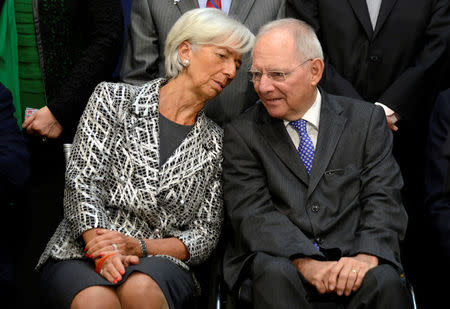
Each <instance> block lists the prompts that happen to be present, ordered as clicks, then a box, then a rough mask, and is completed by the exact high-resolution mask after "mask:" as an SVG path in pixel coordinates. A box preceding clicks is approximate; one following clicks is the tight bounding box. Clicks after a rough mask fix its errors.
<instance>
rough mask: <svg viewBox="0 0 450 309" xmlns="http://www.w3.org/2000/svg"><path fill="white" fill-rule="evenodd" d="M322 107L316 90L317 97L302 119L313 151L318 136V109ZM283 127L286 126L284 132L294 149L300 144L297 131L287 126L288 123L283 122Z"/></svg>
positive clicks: (318, 92)
mask: <svg viewBox="0 0 450 309" xmlns="http://www.w3.org/2000/svg"><path fill="white" fill-rule="evenodd" d="M321 106H322V96H321V95H320V91H319V89H317V96H316V99H315V100H314V104H313V105H312V106H311V107H310V108H309V109H308V110H307V111H306V113H305V114H304V115H303V117H302V119H305V120H306V132H307V133H308V135H309V137H310V138H311V140H312V142H313V145H314V149H316V148H317V147H316V145H317V136H318V135H319V122H320V107H321ZM284 125H285V126H286V131H287V132H288V134H289V137H290V138H291V140H292V142H293V143H294V146H295V148H296V149H298V145H299V144H300V136H298V133H297V131H296V130H295V129H294V128H293V127H292V126H291V125H290V124H289V121H287V120H285V121H284Z"/></svg>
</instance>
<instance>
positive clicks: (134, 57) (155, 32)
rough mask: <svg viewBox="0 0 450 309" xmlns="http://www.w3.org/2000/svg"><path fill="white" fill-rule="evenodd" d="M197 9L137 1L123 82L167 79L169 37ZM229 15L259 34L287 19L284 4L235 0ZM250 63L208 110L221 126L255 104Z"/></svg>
mask: <svg viewBox="0 0 450 309" xmlns="http://www.w3.org/2000/svg"><path fill="white" fill-rule="evenodd" d="M198 7H199V5H198V0H182V1H179V2H178V3H177V4H174V1H168V0H166V1H154V0H134V1H133V5H132V11H131V20H130V27H129V30H128V38H127V40H128V43H127V48H126V50H125V54H124V58H123V61H122V68H121V72H120V77H121V80H122V81H124V82H127V83H131V84H140V83H144V82H147V81H150V80H152V79H154V78H156V77H164V75H165V67H164V61H165V58H164V43H165V41H166V38H167V34H168V33H169V31H170V28H171V27H172V25H173V24H174V23H175V21H176V20H177V19H178V18H179V17H180V16H181V15H182V14H183V13H185V12H187V11H188V10H192V9H195V8H198ZM228 15H229V16H232V17H234V18H236V19H237V20H239V21H240V22H242V23H243V24H244V25H245V26H247V27H248V28H249V29H250V30H251V31H252V32H253V33H256V32H257V31H258V29H259V28H260V27H261V26H262V25H264V24H265V23H267V22H269V21H271V20H274V19H278V18H283V17H284V16H285V0H245V1H244V0H233V1H232V2H231V7H230V11H229V12H228ZM250 62H251V59H250V55H249V54H247V55H244V56H243V58H242V66H241V69H240V70H239V71H238V72H237V74H236V77H235V78H234V80H233V81H232V82H231V84H230V85H229V86H228V87H226V88H225V89H224V90H223V92H222V93H221V94H220V95H219V96H218V97H217V98H215V99H214V100H212V101H211V102H209V103H207V105H206V107H205V110H206V114H207V116H208V117H210V118H211V119H212V120H214V121H215V122H216V123H218V124H219V125H222V124H223V123H225V122H227V121H229V120H231V119H233V118H234V117H235V116H237V115H239V114H240V113H241V112H242V111H244V110H245V109H247V108H248V107H249V106H250V105H252V104H253V103H254V102H255V101H256V95H255V93H254V91H253V89H252V87H251V85H249V82H248V79H247V71H248V69H249V68H250Z"/></svg>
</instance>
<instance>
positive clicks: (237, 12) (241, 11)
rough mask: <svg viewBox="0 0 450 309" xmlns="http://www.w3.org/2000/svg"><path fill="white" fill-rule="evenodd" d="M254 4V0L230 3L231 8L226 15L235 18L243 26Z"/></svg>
mask: <svg viewBox="0 0 450 309" xmlns="http://www.w3.org/2000/svg"><path fill="white" fill-rule="evenodd" d="M254 2H255V0H245V1H231V7H230V11H229V12H228V15H229V16H232V17H234V18H236V19H237V20H239V21H240V22H242V23H243V24H244V23H245V20H246V19H247V16H248V13H249V12H250V9H251V8H252V6H253V3H254Z"/></svg>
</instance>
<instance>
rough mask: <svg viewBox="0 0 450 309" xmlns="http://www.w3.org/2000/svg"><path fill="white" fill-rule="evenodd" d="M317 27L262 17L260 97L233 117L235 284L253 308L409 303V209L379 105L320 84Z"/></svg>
mask: <svg viewBox="0 0 450 309" xmlns="http://www.w3.org/2000/svg"><path fill="white" fill-rule="evenodd" d="M323 69H324V62H323V54H322V49H321V46H320V43H319V41H318V39H317V37H316V35H315V33H314V31H313V30H312V28H311V27H310V26H308V25H307V24H305V23H303V22H301V21H298V20H295V19H282V20H278V21H274V22H271V23H269V24H267V25H266V26H264V27H263V28H262V29H261V30H260V32H259V34H258V36H257V42H256V45H255V47H254V50H253V62H252V68H251V70H250V78H251V80H252V82H253V84H254V87H255V91H256V93H257V94H258V95H259V97H260V99H261V102H260V103H259V104H256V105H255V106H254V107H252V108H251V109H250V110H249V111H247V112H246V113H245V114H243V115H242V116H241V117H240V118H238V119H237V120H235V121H233V122H232V123H230V124H228V125H227V126H226V127H225V139H224V151H223V155H224V175H223V177H224V194H225V204H226V209H227V215H228V219H229V222H230V225H231V230H232V237H231V238H232V239H231V241H230V243H229V245H228V247H227V250H226V254H225V259H224V275H225V280H226V282H227V284H228V285H229V288H231V289H236V288H237V287H238V286H239V284H240V282H241V280H242V279H244V278H250V279H251V281H252V284H253V289H252V291H253V292H252V293H253V306H254V308H302V309H305V308H314V307H313V306H314V304H316V303H321V302H324V301H325V302H332V303H335V304H344V306H345V307H346V308H408V307H409V306H411V304H410V297H409V294H408V290H407V289H406V286H405V280H404V278H403V275H402V266H401V264H400V252H399V251H400V250H399V241H400V240H401V239H402V238H403V236H404V234H405V230H406V224H407V215H406V212H405V210H404V208H403V206H402V203H401V199H400V190H401V188H402V186H403V181H402V177H401V174H400V170H399V167H398V165H397V163H396V161H395V159H394V158H393V156H392V133H391V132H390V131H389V129H388V126H387V124H386V118H385V115H384V112H383V109H382V108H381V107H378V106H375V105H373V104H369V103H366V102H362V101H358V100H354V99H350V98H345V97H338V96H333V95H329V94H327V93H326V92H324V91H322V90H321V89H318V87H317V84H318V83H319V81H320V79H321V77H322V72H323Z"/></svg>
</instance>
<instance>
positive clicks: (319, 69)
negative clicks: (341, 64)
mask: <svg viewBox="0 0 450 309" xmlns="http://www.w3.org/2000/svg"><path fill="white" fill-rule="evenodd" d="M324 68H325V63H324V62H323V60H322V59H320V58H314V59H313V60H311V65H310V72H311V86H314V87H316V86H317V85H318V84H319V82H320V80H321V79H322V74H323V70H324Z"/></svg>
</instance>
